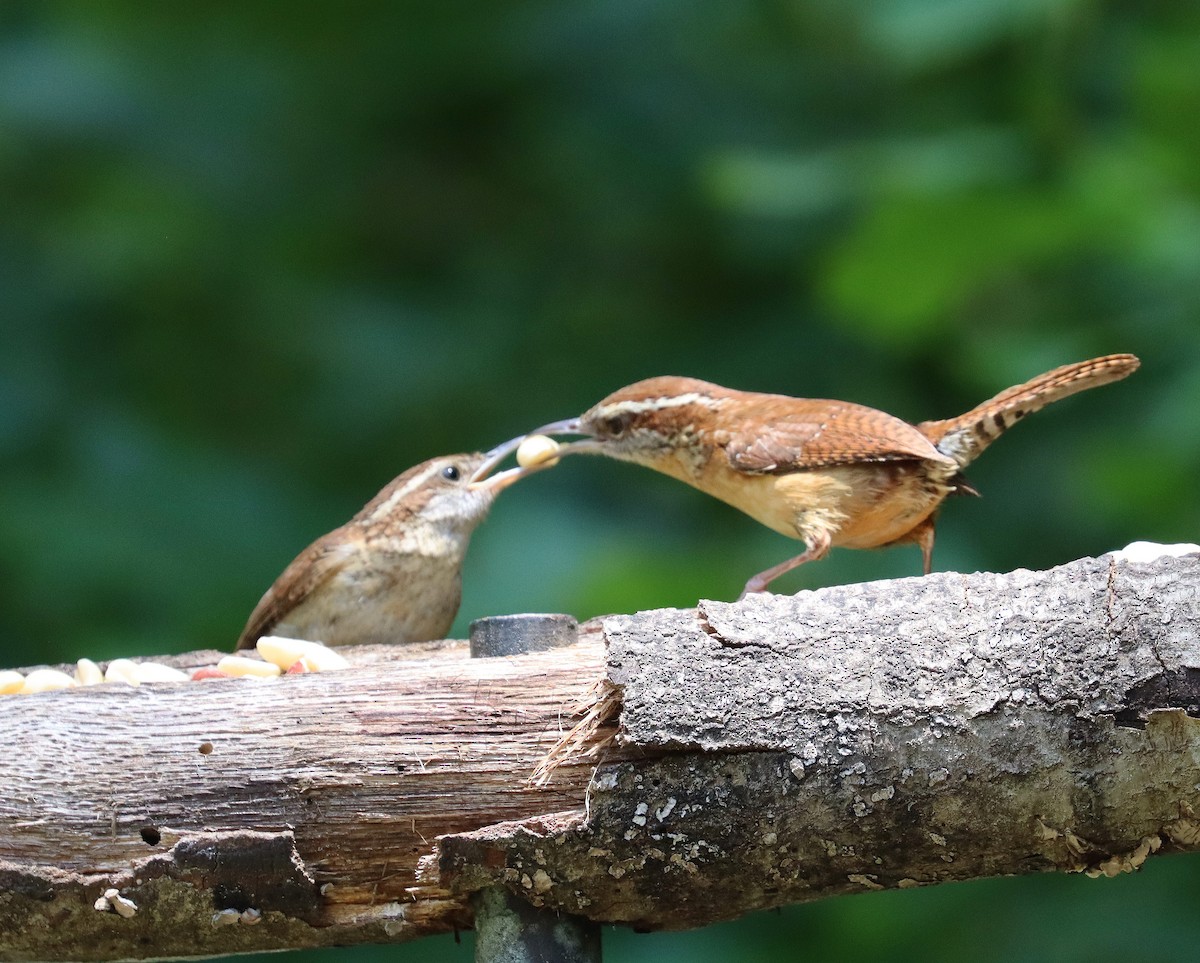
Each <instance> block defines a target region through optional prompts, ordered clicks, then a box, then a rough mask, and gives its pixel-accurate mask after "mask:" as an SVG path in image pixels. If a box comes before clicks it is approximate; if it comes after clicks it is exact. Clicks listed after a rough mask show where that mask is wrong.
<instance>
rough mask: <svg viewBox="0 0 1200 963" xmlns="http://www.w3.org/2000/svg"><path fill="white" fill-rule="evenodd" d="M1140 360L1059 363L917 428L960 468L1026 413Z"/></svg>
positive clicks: (1123, 373)
mask: <svg viewBox="0 0 1200 963" xmlns="http://www.w3.org/2000/svg"><path fill="white" fill-rule="evenodd" d="M1140 363H1141V362H1139V361H1138V359H1137V358H1135V357H1134V356H1133V355H1131V354H1110V355H1106V356H1105V357H1103V358H1093V359H1092V360H1091V361H1080V362H1077V363H1076V364H1068V365H1063V366H1062V367H1061V368H1055V369H1054V370H1053V371H1048V372H1046V373H1045V374H1044V375H1039V376H1038V377H1036V378H1034V379H1033V380H1032V381H1027V382H1025V383H1024V384H1022V385H1017V386H1016V387H1013V388H1009V389H1008V390H1007V391H1002V392H1000V394H998V395H996V397H995V398H992V399H991V400H989V401H985V402H984V403H983V404H981V405H979V406H977V407H975V408H972V409H971V410H970V411H968V412H967V413H966V414H965V415H959V416H958V417H957V418H947V419H946V420H945V421H923V422H921V424H919V425H917V428H918V430H919V431H920V432H921V433H922V434H923V435H925V437H926V438H928V439H929V440H930V441H932V442H933V444H934V446H935V447H936V448H937V450H938V451H940V452H941V453H942V454H943V455H948V456H949V457H951V458H953V459H954V460H955V461H956V462H958V465H959V467H960V468H965V467H966V466H967V465H969V464H970V463H971V462H973V461H974V460H975V459H976V458H978V457H979V455H980V454H981V453H982V452H983V450H984V449H985V448H987V446H988V445H990V444H991V443H992V442H993V441H995V440H996V439H997V438H999V437H1000V436H1001V435H1002V434H1004V432H1006V431H1008V429H1009V428H1011V427H1012V426H1013V425H1015V424H1016V423H1017V422H1018V421H1020V420H1021V419H1022V418H1024V417H1025V416H1026V415H1028V414H1030V413H1031V412H1034V411H1038V410H1039V409H1041V408H1045V407H1046V405H1048V404H1050V403H1051V402H1055V401H1058V400H1059V399H1060V398H1066V397H1067V396H1068V395H1073V394H1075V393H1076V392H1077V391H1084V390H1086V389H1088V388H1096V387H1099V386H1100V385H1106V384H1108V383H1109V382H1110V381H1120V380H1121V379H1122V378H1126V377H1128V376H1129V375H1131V374H1133V373H1134V372H1135V371H1137V369H1138V365H1139V364H1140Z"/></svg>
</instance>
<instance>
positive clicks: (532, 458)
mask: <svg viewBox="0 0 1200 963" xmlns="http://www.w3.org/2000/svg"><path fill="white" fill-rule="evenodd" d="M561 447H562V446H561V445H559V443H558V442H557V441H555V440H554V439H553V438H548V437H546V436H545V435H530V436H529V437H528V438H526V439H525V440H524V441H523V442H521V445H520V447H519V448H518V449H517V464H518V465H520V466H521V467H522V468H536V467H541V466H545V467H547V468H549V467H550V466H551V465H554V464H556V463H557V462H558V450H559V448H561Z"/></svg>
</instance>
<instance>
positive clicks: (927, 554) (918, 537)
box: [912, 517, 933, 575]
mask: <svg viewBox="0 0 1200 963" xmlns="http://www.w3.org/2000/svg"><path fill="white" fill-rule="evenodd" d="M912 540H913V541H914V542H916V543H917V545H918V547H920V549H921V560H922V562H924V566H925V572H924V574H925V575H928V574H929V573H930V572H932V571H933V518H932V517H930V518H927V519H925V521H923V522H921V524H920V525H918V526H917V527H916V530H915V531H914V532H913V533H912Z"/></svg>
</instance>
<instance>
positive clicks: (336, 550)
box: [237, 446, 526, 649]
mask: <svg viewBox="0 0 1200 963" xmlns="http://www.w3.org/2000/svg"><path fill="white" fill-rule="evenodd" d="M509 450H511V446H508V447H505V448H503V449H496V450H495V451H493V452H489V453H488V454H486V455H484V454H478V453H476V454H467V455H447V456H445V457H441V458H431V459H429V461H426V462H422V463H421V464H419V465H417V466H416V467H415V468H410V469H409V470H408V471H406V472H405V473H404V474H402V475H400V476H399V477H398V478H396V479H395V480H393V481H392V482H390V483H389V484H388V485H387V486H386V487H385V488H384V489H383V491H381V492H380V493H379V494H378V495H376V496H375V497H374V498H373V499H371V501H369V502H368V503H367V505H366V506H365V507H364V508H363V509H362V511H360V512H359V513H358V514H357V515H355V516H354V517H353V518H352V519H350V521H348V522H347V523H346V524H345V525H343V526H341V528H336V529H334V530H333V531H332V532H330V533H329V534H328V535H323V536H322V537H321V538H319V539H317V540H316V541H315V542H313V543H312V544H311V545H310V546H309V547H308V548H306V549H305V550H304V551H303V552H301V553H300V554H299V555H298V556H297V557H296V559H295V560H294V561H293V562H292V563H291V564H290V565H289V566H288V567H287V568H286V569H284V570H283V574H282V575H280V576H279V578H278V579H276V580H275V584H274V585H272V586H271V587H270V588H269V589H267V592H266V594H265V595H264V596H263V597H262V599H261V601H260V602H259V603H258V605H257V606H255V608H254V611H253V612H252V613H251V614H250V619H249V621H248V622H247V623H246V627H245V628H244V629H243V630H242V634H241V637H240V638H239V639H238V644H237V647H238V648H239V649H247V648H253V647H254V643H255V642H256V641H257V640H258V639H259V638H260V637H261V636H264V635H285V636H288V637H290V638H297V639H310V640H312V641H316V642H324V643H325V644H326V645H359V644H365V643H370V642H423V641H427V640H430V639H441V638H444V637H445V635H446V633H447V632H448V631H449V630H450V625H451V623H452V622H453V621H454V616H455V615H456V614H457V612H458V606H459V602H460V601H461V598H462V565H463V558H464V556H465V555H466V552H467V545H468V543H469V542H470V539H471V533H472V532H474V531H475V528H476V527H477V526H478V525H479V523H480V522H482V521H483V519H484V518H485V517H486V516H487V513H488V510H489V509H490V508H491V507H492V502H493V501H494V500H495V498H496V495H497V494H499V492H500V491H502V490H503V489H504V488H507V487H508V486H509V485H510V484H512V483H513V482H514V481H516V480H517V479H518V478H520V477H521V476H522V474H525V473H526V470H524V469H510V470H508V471H505V472H500V473H499V474H496V475H492V476H491V477H490V478H488V477H487V475H488V472H489V471H490V470H491V468H492V467H493V466H494V465H495V463H496V462H497V460H498V459H499V458H501V457H503V455H504V454H505V453H506V452H507V451H509Z"/></svg>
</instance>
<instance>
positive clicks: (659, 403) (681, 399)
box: [601, 391, 725, 415]
mask: <svg viewBox="0 0 1200 963" xmlns="http://www.w3.org/2000/svg"><path fill="white" fill-rule="evenodd" d="M724 400H725V399H724V398H714V397H712V396H711V395H702V394H700V393H699V392H697V391H689V392H686V393H685V394H682V395H663V396H662V397H660V398H651V399H650V400H648V401H618V402H615V403H614V404H611V405H605V406H604V407H603V408H602V409H601V411H604V412H613V413H616V412H627V413H629V414H631V415H640V414H641V413H642V412H644V411H657V410H659V409H661V408H681V407H683V406H684V405H694V404H701V405H709V406H712V407H717V406H719V405H721V404H723V403H724Z"/></svg>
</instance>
